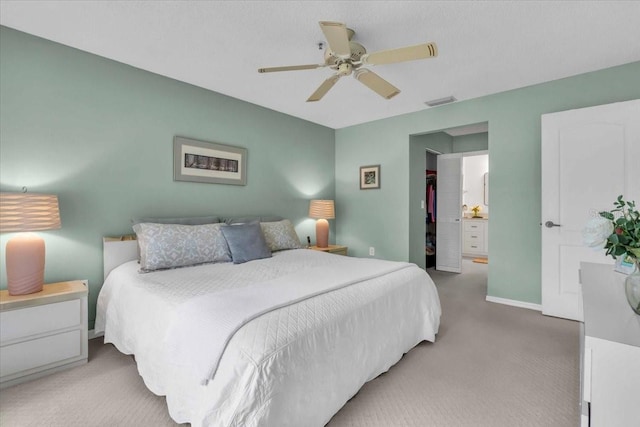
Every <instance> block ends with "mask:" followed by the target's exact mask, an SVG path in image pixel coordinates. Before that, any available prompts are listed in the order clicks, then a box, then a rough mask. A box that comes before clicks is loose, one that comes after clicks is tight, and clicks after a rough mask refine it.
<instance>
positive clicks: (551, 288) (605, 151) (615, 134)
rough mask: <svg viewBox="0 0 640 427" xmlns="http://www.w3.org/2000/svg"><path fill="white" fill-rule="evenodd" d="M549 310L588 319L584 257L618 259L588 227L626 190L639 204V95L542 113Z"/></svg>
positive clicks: (546, 305) (546, 302) (544, 249)
mask: <svg viewBox="0 0 640 427" xmlns="http://www.w3.org/2000/svg"><path fill="white" fill-rule="evenodd" d="M541 149H542V153H541V154H542V156H541V157H542V170H541V172H542V217H541V218H542V224H541V227H542V313H543V314H546V315H549V316H556V317H563V318H566V319H573V320H583V313H582V294H581V287H580V283H579V277H578V269H579V268H580V261H590V262H599V263H609V264H612V263H613V259H612V258H611V257H606V256H605V255H604V250H597V251H594V250H593V249H590V248H588V247H586V246H584V244H583V243H582V228H583V227H584V225H585V223H586V222H587V220H588V219H589V218H590V217H591V216H593V215H597V213H598V212H599V211H602V210H611V209H613V208H614V206H613V202H614V201H615V200H616V198H617V197H618V195H620V194H622V195H624V196H625V198H626V199H628V200H635V201H636V202H638V203H640V100H634V101H627V102H620V103H616V104H608V105H600V106H597V107H590V108H583V109H579V110H570V111H563V112H559V113H553V114H544V115H543V116H542V146H541Z"/></svg>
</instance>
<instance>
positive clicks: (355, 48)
mask: <svg viewBox="0 0 640 427" xmlns="http://www.w3.org/2000/svg"><path fill="white" fill-rule="evenodd" d="M349 48H350V49H351V56H350V57H349V59H348V61H350V62H358V61H360V58H361V57H362V55H364V54H365V53H367V49H365V48H364V46H362V45H361V44H360V43H356V42H354V41H351V42H349ZM342 61H344V60H343V59H341V58H340V57H338V56H337V55H336V54H334V53H333V52H332V51H331V49H329V47H327V48H326V49H325V51H324V63H325V64H327V65H328V66H332V65H336V64H338V63H340V62H342Z"/></svg>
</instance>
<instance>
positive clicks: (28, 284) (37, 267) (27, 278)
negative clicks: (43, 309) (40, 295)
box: [6, 233, 45, 295]
mask: <svg viewBox="0 0 640 427" xmlns="http://www.w3.org/2000/svg"><path fill="white" fill-rule="evenodd" d="M44 252H45V251H44V240H43V239H42V238H41V237H39V236H37V235H36V234H33V233H20V234H18V235H17V236H15V237H13V238H12V239H10V240H9V241H8V242H7V257H6V260H7V290H8V291H9V295H25V294H32V293H34V292H40V291H41V290H42V285H43V284H44Z"/></svg>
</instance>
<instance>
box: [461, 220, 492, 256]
mask: <svg viewBox="0 0 640 427" xmlns="http://www.w3.org/2000/svg"><path fill="white" fill-rule="evenodd" d="M488 222H489V221H487V220H486V219H463V220H462V228H463V235H462V255H465V256H487V254H488V253H489V229H488V228H489V227H488Z"/></svg>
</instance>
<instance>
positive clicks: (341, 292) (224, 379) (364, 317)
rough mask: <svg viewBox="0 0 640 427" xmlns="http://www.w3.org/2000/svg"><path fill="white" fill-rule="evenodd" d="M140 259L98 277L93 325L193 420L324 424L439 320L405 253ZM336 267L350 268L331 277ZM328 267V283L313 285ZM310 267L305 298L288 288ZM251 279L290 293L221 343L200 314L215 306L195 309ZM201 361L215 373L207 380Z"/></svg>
mask: <svg viewBox="0 0 640 427" xmlns="http://www.w3.org/2000/svg"><path fill="white" fill-rule="evenodd" d="M372 262H374V263H375V264H371V263H372ZM137 269H138V265H137V263H136V262H135V261H132V262H129V263H126V264H123V265H122V266H120V267H118V268H117V269H115V270H113V271H112V272H111V274H110V275H109V277H108V278H107V280H106V281H105V283H104V286H103V288H102V290H101V293H100V296H99V299H98V312H97V318H96V326H95V329H96V332H101V331H104V333H105V341H106V342H111V343H113V344H114V345H115V346H116V347H117V348H118V349H119V350H120V351H122V352H123V353H126V354H135V356H136V362H137V364H138V370H139V372H140V374H141V375H142V377H143V379H144V381H145V383H146V385H147V387H148V388H149V389H150V390H151V391H153V392H154V393H156V394H158V395H166V397H167V404H168V407H169V413H170V414H171V416H172V418H173V419H174V420H176V421H177V422H191V423H192V425H194V426H199V425H208V426H258V425H259V426H287V425H291V426H301V425H304V426H322V425H324V424H326V423H327V422H328V421H329V420H330V418H331V416H332V415H333V414H335V413H336V412H337V411H338V410H339V409H340V408H341V407H342V406H343V405H344V403H345V402H346V401H347V400H348V399H349V398H351V397H352V396H353V395H354V394H355V393H356V392H357V391H358V390H359V389H360V387H361V386H362V385H363V384H364V383H365V382H366V381H369V380H371V379H373V378H375V377H376V376H377V375H379V374H380V373H382V372H385V371H386V370H388V369H389V367H390V366H392V365H393V364H395V363H396V362H397V361H398V360H399V359H400V357H402V354H404V353H405V352H407V351H409V350H410V349H411V348H412V347H413V346H415V345H416V344H417V343H419V342H420V341H422V340H429V341H434V340H435V334H436V332H437V330H438V326H439V319H440V303H439V300H438V295H437V292H436V289H435V286H434V285H433V282H432V281H431V279H430V278H429V276H428V275H427V274H426V273H425V272H424V271H423V270H421V269H419V268H418V267H416V266H415V265H412V264H405V263H390V262H386V261H372V260H365V259H355V258H349V257H343V256H338V255H332V254H326V253H322V252H316V251H309V250H292V251H284V252H279V253H276V254H274V257H273V258H270V259H265V260H258V261H252V262H249V263H246V264H241V265H233V264H230V263H227V264H213V265H203V266H198V267H188V268H181V269H176V270H167V271H161V272H155V273H147V274H138V273H137ZM340 270H348V271H350V273H349V278H348V279H346V280H342V281H340V280H336V279H335V278H330V277H329V276H332V275H333V276H335V274H334V273H335V272H338V271H340ZM374 270H378V273H379V275H378V276H376V277H373V278H372V277H371V275H372V272H373V271H374ZM323 271H326V272H327V273H326V274H325V276H327V280H326V282H327V286H328V287H329V288H336V289H335V290H333V291H331V292H327V289H325V288H324V287H322V286H320V287H318V284H320V283H321V282H323V281H322V280H318V278H322V275H323ZM358 271H361V274H360V273H359V274H358V275H356V274H355V272H358ZM331 272H334V273H331ZM305 277H309V278H311V279H312V280H311V281H310V282H313V283H314V285H313V286H314V289H315V291H314V293H316V294H317V295H316V296H314V297H312V298H304V297H300V295H301V294H299V293H298V292H297V291H296V290H295V281H299V282H300V286H304V285H305V283H306V282H308V281H307V280H304V278H305ZM358 277H361V278H360V279H358ZM256 286H259V287H260V291H262V292H265V291H266V290H267V289H273V287H274V286H275V287H276V288H277V287H280V288H282V287H283V286H284V287H285V288H287V289H289V290H288V291H286V292H284V293H288V294H289V295H285V296H284V299H282V298H280V299H276V300H277V301H280V302H282V301H283V300H292V301H294V302H295V303H293V304H291V305H284V304H281V303H280V302H276V303H275V304H274V305H275V307H278V306H279V305H284V306H283V307H280V308H275V309H273V310H270V309H265V308H264V307H261V308H259V311H260V310H261V312H264V313H265V314H262V315H260V316H259V317H256V318H255V319H253V320H251V316H249V317H250V318H249V319H247V320H249V321H248V323H246V324H244V325H243V322H244V320H243V321H242V322H241V324H239V325H238V326H239V329H238V331H237V332H236V333H235V334H233V335H232V336H231V337H230V339H229V340H228V344H226V346H225V345H220V342H219V340H220V338H218V339H217V340H216V341H215V342H214V341H213V337H214V336H217V335H219V334H218V333H217V332H218V331H217V329H216V324H209V323H207V321H205V320H204V319H207V318H208V319H210V320H209V322H214V323H215V322H218V321H217V320H215V316H213V317H212V316H211V314H210V313H209V314H207V312H206V311H205V312H204V315H201V314H198V313H195V312H193V311H191V310H192V309H195V308H196V307H206V306H207V304H208V303H210V302H211V301H215V300H216V299H215V298H216V297H215V295H214V294H215V293H217V294H218V295H223V294H230V295H234V294H235V295H240V297H239V298H237V300H238V301H240V300H242V295H245V296H246V295H250V294H251V292H252V289H253V290H256ZM268 293H269V292H268V291H266V292H265V294H268ZM240 305H242V304H240ZM258 305H259V304H258ZM265 307H266V306H265ZM231 312H233V310H231ZM232 317H233V316H232ZM239 317H241V318H242V319H245V317H246V316H245V315H242V316H239ZM187 319H189V320H187ZM228 329H229V330H230V331H233V330H235V329H237V328H236V327H229V328H228ZM176 337H178V338H179V339H177V340H176ZM178 343H179V345H178ZM220 348H222V350H223V351H222V350H216V349H220ZM216 351H220V357H219V363H218V362H217V359H218V355H217V354H216ZM177 356H180V357H177ZM216 367H217V369H216ZM208 372H215V375H214V376H213V378H212V379H211V381H208V382H207V381H203V380H206V377H207V373H208ZM203 373H204V374H203Z"/></svg>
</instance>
